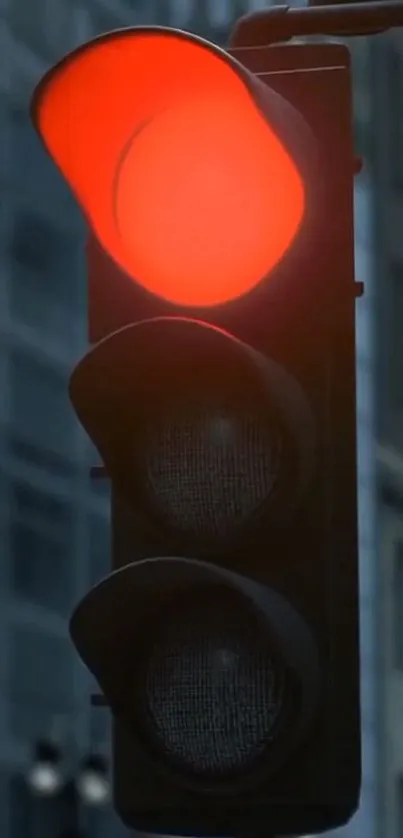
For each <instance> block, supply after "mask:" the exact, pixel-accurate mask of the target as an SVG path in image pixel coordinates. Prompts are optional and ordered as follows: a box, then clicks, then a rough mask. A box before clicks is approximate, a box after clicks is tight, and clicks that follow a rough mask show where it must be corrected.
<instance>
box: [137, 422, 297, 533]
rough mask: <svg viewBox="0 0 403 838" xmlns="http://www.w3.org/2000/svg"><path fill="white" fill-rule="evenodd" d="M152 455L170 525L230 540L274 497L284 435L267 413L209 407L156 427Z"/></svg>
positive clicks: (156, 490) (157, 499)
mask: <svg viewBox="0 0 403 838" xmlns="http://www.w3.org/2000/svg"><path fill="white" fill-rule="evenodd" d="M145 456H146V467H147V476H148V486H149V496H150V498H151V501H152V503H153V505H154V508H155V509H156V511H157V513H158V514H159V515H160V516H162V518H163V519H165V520H166V522H167V523H168V524H169V526H173V527H176V528H178V529H180V530H182V531H184V532H188V533H194V534H197V535H200V536H202V537H203V538H205V537H208V538H210V537H213V538H214V537H216V538H217V537H218V538H225V537H227V536H231V534H232V533H233V531H234V530H235V529H236V528H237V527H238V526H239V525H242V524H244V523H246V522H247V521H248V519H250V518H251V517H252V515H253V514H254V513H255V512H256V510H257V509H258V508H259V507H260V506H261V505H262V504H263V503H265V502H266V501H267V499H268V498H270V495H271V493H272V492H273V490H274V488H275V485H276V482H277V478H278V473H279V468H280V460H281V438H280V437H279V433H278V431H276V429H274V428H272V429H270V427H269V426H268V425H267V423H264V421H263V420H260V419H259V417H255V416H253V415H248V414H247V413H245V415H241V414H239V415H235V414H234V415H231V414H225V413H223V412H222V413H216V414H215V413H213V412H208V411H206V412H205V413H200V414H199V415H195V416H193V417H192V416H188V417H186V416H183V415H182V416H178V417H177V418H175V417H173V418H171V419H169V420H168V418H167V420H166V422H163V421H161V420H160V422H159V423H158V424H155V425H153V426H151V427H150V428H149V431H148V437H147V445H146V454H145Z"/></svg>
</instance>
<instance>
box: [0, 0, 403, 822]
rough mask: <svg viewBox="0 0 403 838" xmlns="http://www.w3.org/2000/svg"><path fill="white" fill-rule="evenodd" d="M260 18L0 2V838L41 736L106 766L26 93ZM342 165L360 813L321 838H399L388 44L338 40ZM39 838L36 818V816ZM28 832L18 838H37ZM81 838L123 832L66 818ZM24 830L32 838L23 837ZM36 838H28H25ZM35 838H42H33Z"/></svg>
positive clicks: (397, 284)
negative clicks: (351, 288)
mask: <svg viewBox="0 0 403 838" xmlns="http://www.w3.org/2000/svg"><path fill="white" fill-rule="evenodd" d="M262 6H264V3H259V2H254V3H253V2H251V0H250V2H249V3H247V2H246V0H245V2H242V1H241V0H210V2H208V0H0V126H1V127H0V181H1V189H0V248H1V259H0V265H1V267H0V270H1V275H0V277H1V278H0V394H1V396H0V531H1V538H0V544H1V553H0V836H1V838H31V835H29V834H27V829H28V827H27V825H26V824H25V825H24V823H23V821H22V820H21V817H20V815H21V811H22V809H23V808H24V806H26V800H25V798H24V799H23V787H22V785H21V783H19V782H17V778H19V777H20V778H21V777H22V776H23V775H24V773H25V772H26V770H27V767H28V765H29V762H30V759H31V751H32V745H33V743H34V742H35V741H36V740H37V739H38V737H44V736H49V735H51V736H52V737H53V738H55V740H57V741H58V742H59V743H60V746H61V748H62V751H63V754H64V767H65V771H66V777H67V776H71V777H74V774H75V772H76V771H77V766H78V764H79V760H80V759H81V757H83V756H84V755H85V754H87V753H88V752H89V751H94V750H95V751H99V752H103V753H105V754H108V716H107V712H106V711H105V710H99V709H97V710H92V711H90V709H89V691H90V688H91V684H90V680H89V678H88V676H87V674H86V672H85V670H84V668H83V667H82V665H81V664H80V663H79V661H78V659H77V657H76V655H75V652H74V650H73V648H72V646H71V644H70V642H69V639H68V636H67V618H68V616H69V613H70V611H71V608H72V606H73V604H74V603H75V602H76V601H77V600H78V598H79V597H80V596H82V594H83V593H84V591H85V590H86V589H87V588H88V587H89V586H90V585H91V584H93V583H94V582H95V581H96V580H98V579H99V578H100V577H101V576H102V575H103V574H104V573H106V572H107V571H108V562H109V555H108V515H109V508H108V494H107V490H106V489H105V488H104V487H103V486H102V485H98V486H97V485H95V486H91V485H90V480H89V476H88V472H89V467H90V466H91V465H93V464H94V462H96V461H97V458H96V455H95V452H94V451H93V450H92V448H91V445H90V443H89V442H88V440H87V439H86V438H85V436H84V433H83V432H82V431H81V429H80V427H79V426H78V423H77V421H76V419H75V417H74V414H73V412H72V409H71V408H70V405H69V403H68V398H67V380H68V376H69V373H70V371H71V369H72V366H73V365H74V363H75V361H76V360H77V359H78V357H79V356H80V355H81V354H82V353H83V352H84V351H85V348H86V281H85V271H84V257H83V242H84V237H85V230H84V227H83V223H82V220H81V218H80V215H79V212H78V210H77V209H76V207H75V205H74V203H73V201H72V198H71V196H70V194H69V192H68V190H67V188H66V187H65V186H64V184H63V183H62V181H61V178H60V177H59V175H58V174H57V173H56V171H55V169H54V167H53V165H52V163H51V162H50V161H49V160H48V159H47V158H46V156H45V154H44V152H43V150H42V148H41V147H40V144H39V142H38V140H37V138H36V136H35V135H34V132H33V129H32V127H31V125H30V123H29V119H28V113H27V105H28V102H29V97H30V95H31V92H32V89H33V87H34V85H35V83H36V82H37V81H38V79H39V78H40V76H41V75H42V73H43V72H44V71H45V70H46V69H47V68H48V67H49V66H50V65H51V64H52V63H54V62H55V61H56V60H57V59H58V58H60V57H61V56H62V55H63V54H64V53H65V52H67V51H68V50H70V49H72V48H73V47H75V46H77V45H78V44H79V43H82V42H84V41H86V40H88V39H90V38H91V37H93V36H95V35H96V34H97V33H101V32H104V31H107V30H109V29H113V28H117V27H119V26H124V25H133V24H139V23H147V24H152V23H158V24H164V25H172V26H177V27H182V28H185V29H189V30H191V31H194V32H197V33H199V34H201V35H204V36H205V37H207V38H209V39H211V40H214V41H216V42H218V43H222V44H223V43H225V39H226V36H227V33H228V30H229V27H230V25H231V23H232V21H233V20H234V19H235V18H236V17H237V16H239V15H240V14H242V13H244V12H245V11H247V10H248V9H253V8H255V9H256V8H259V7H262ZM351 47H352V52H353V58H354V79H355V121H356V145H357V152H358V153H361V154H364V156H365V161H366V165H365V168H364V171H363V173H362V175H360V176H359V177H358V178H357V188H356V262H357V279H360V280H363V281H364V282H365V295H364V297H363V298H362V299H361V300H360V301H359V302H358V304H357V349H358V352H357V367H358V443H359V487H360V548H361V552H360V562H361V621H362V729H363V742H364V764H363V787H362V797H361V806H360V810H359V812H358V814H357V815H356V817H355V818H354V819H353V820H352V822H351V824H350V825H349V826H348V827H346V828H345V829H343V830H341V831H338V832H337V833H333V834H334V835H335V834H337V835H338V836H339V838H342V836H343V838H403V506H402V503H403V501H402V498H403V494H402V487H403V422H402V419H403V376H402V372H403V329H402V327H401V319H402V316H403V235H402V232H403V96H402V92H403V33H401V32H395V33H389V34H385V35H382V36H378V37H376V38H373V39H371V40H370V39H366V38H361V39H353V40H352V41H351ZM35 817H37V820H38V823H41V822H42V818H43V817H44V814H43V811H41V812H40V815H38V814H36V815H35ZM35 817H34V816H33V817H32V818H31V820H30V823H31V826H29V829H30V830H31V831H32V838H47V836H45V832H44V831H42V832H41V828H40V827H38V824H36V825H35ZM82 822H83V826H84V827H85V829H86V832H85V834H86V835H88V836H97V838H103V836H105V838H114V836H116V838H119V836H120V835H126V834H127V832H126V831H125V830H124V829H123V828H122V827H120V825H119V823H118V821H117V819H116V818H115V817H114V815H113V813H112V812H111V811H108V810H104V811H102V812H98V813H97V812H93V813H91V812H89V811H84V812H83V813H82ZM38 829H39V831H38ZM35 830H36V831H35ZM51 838H57V837H56V836H51Z"/></svg>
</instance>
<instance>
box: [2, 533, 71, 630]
mask: <svg viewBox="0 0 403 838" xmlns="http://www.w3.org/2000/svg"><path fill="white" fill-rule="evenodd" d="M73 558H74V556H73V555H72V551H71V549H70V543H69V542H65V541H61V540H59V539H56V538H54V537H53V535H49V534H47V533H46V531H44V529H42V528H40V527H38V526H35V525H34V524H30V523H24V522H22V521H12V522H10V559H11V563H10V573H11V586H12V591H13V593H14V595H15V596H16V597H17V598H18V599H20V600H22V601H25V602H32V603H34V604H37V605H40V606H41V607H43V608H46V609H47V610H48V611H50V612H54V613H56V614H60V615H61V616H63V617H65V616H68V614H69V611H70V608H71V607H72V602H73V598H74V579H73V570H74V568H73Z"/></svg>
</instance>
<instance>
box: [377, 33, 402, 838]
mask: <svg viewBox="0 0 403 838" xmlns="http://www.w3.org/2000/svg"><path fill="white" fill-rule="evenodd" d="M373 68H374V72H373V78H372V87H373V91H374V107H375V110H376V113H377V120H376V123H375V124H374V129H373V151H374V165H375V177H376V183H377V199H376V207H375V209H376V224H375V234H376V275H377V281H376V330H377V345H378V353H377V394H378V399H377V412H376V426H377V439H378V445H377V473H378V483H377V498H378V519H379V552H378V565H379V572H378V576H379V586H380V592H381V598H380V619H379V627H380V634H379V640H378V645H379V688H378V693H379V701H380V706H381V709H382V712H381V715H380V718H381V720H382V727H381V730H380V746H381V747H380V760H381V761H380V765H381V779H382V786H381V789H382V790H381V810H380V811H381V823H382V830H383V832H382V834H384V835H385V836H387V838H401V836H402V835H403V325H402V324H403V240H402V229H403V35H402V33H401V32H398V31H396V32H394V33H389V34H388V35H385V36H383V37H382V38H379V39H377V41H376V43H375V45H374V61H373Z"/></svg>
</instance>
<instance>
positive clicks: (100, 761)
mask: <svg viewBox="0 0 403 838" xmlns="http://www.w3.org/2000/svg"><path fill="white" fill-rule="evenodd" d="M77 790H78V793H79V795H80V797H81V798H82V800H83V802H84V803H87V805H88V806H103V805H104V804H105V803H107V802H108V800H109V796H110V783H109V777H108V766H107V762H106V760H105V759H104V758H103V757H102V756H100V755H95V754H94V755H92V756H90V757H87V759H85V760H84V762H83V763H82V765H81V771H80V773H79V775H78V777H77Z"/></svg>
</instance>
